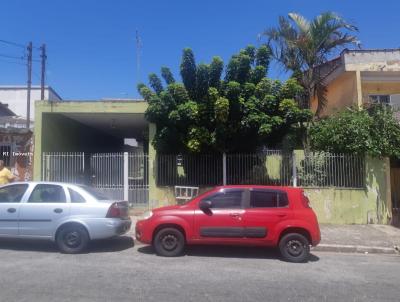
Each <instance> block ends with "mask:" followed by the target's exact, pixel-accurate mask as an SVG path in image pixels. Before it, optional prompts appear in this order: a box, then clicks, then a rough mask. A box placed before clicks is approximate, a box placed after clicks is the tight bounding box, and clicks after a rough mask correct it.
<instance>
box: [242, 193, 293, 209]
mask: <svg viewBox="0 0 400 302" xmlns="http://www.w3.org/2000/svg"><path fill="white" fill-rule="evenodd" d="M288 204H289V201H288V198H287V195H286V193H284V192H277V191H268V190H254V191H251V195H250V207H251V208H276V207H286V206H287V205H288Z"/></svg>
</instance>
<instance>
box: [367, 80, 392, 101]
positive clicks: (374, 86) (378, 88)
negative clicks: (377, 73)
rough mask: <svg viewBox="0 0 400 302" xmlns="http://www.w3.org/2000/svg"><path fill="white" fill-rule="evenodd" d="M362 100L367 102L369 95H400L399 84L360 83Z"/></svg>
mask: <svg viewBox="0 0 400 302" xmlns="http://www.w3.org/2000/svg"><path fill="white" fill-rule="evenodd" d="M362 93H363V99H364V100H367V99H368V95H370V94H400V83H393V82H391V83H390V82H389V83H388V82H387V83H382V82H381V83H374V82H364V83H362Z"/></svg>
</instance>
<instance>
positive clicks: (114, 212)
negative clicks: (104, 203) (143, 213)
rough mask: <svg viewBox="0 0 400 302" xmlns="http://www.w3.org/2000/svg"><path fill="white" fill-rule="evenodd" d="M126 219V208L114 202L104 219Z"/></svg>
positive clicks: (122, 204) (120, 203) (124, 205)
mask: <svg viewBox="0 0 400 302" xmlns="http://www.w3.org/2000/svg"><path fill="white" fill-rule="evenodd" d="M125 217H128V206H127V205H126V204H125V203H124V202H114V203H113V204H112V205H111V206H110V208H109V209H108V212H107V215H106V218H125Z"/></svg>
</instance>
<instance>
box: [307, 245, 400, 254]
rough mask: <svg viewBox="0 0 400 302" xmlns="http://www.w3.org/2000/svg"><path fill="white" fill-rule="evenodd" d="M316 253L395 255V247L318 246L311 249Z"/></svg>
mask: <svg viewBox="0 0 400 302" xmlns="http://www.w3.org/2000/svg"><path fill="white" fill-rule="evenodd" d="M311 250H312V251H318V252H336V253H362V254H367V253H369V254H387V255H397V254H398V252H397V251H396V249H395V247H393V248H389V247H377V246H363V245H340V244H319V245H317V246H316V247H313V248H312V249H311Z"/></svg>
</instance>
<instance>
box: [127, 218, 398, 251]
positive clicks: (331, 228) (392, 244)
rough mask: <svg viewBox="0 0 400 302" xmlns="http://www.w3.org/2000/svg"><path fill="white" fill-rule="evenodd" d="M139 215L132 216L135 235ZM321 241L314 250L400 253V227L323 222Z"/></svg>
mask: <svg viewBox="0 0 400 302" xmlns="http://www.w3.org/2000/svg"><path fill="white" fill-rule="evenodd" d="M137 218H138V217H137V216H131V219H132V228H131V230H130V231H129V235H131V236H134V234H135V229H134V228H135V224H136V221H137ZM320 229H321V238H322V239H321V243H320V244H319V245H318V246H316V247H314V248H312V250H314V251H326V252H342V253H374V254H399V253H400V228H395V227H392V226H389V225H377V224H367V225H333V224H321V225H320Z"/></svg>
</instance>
